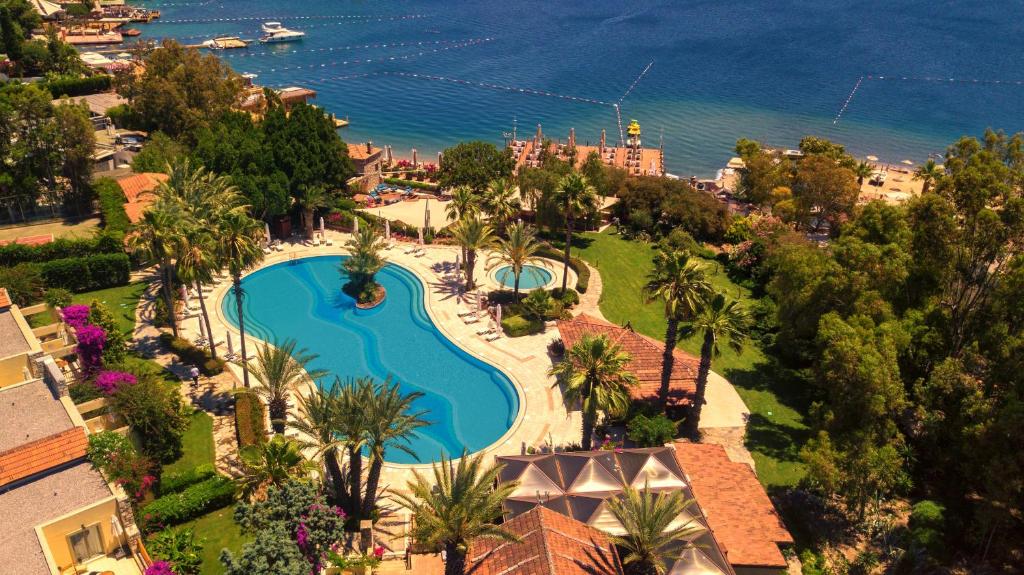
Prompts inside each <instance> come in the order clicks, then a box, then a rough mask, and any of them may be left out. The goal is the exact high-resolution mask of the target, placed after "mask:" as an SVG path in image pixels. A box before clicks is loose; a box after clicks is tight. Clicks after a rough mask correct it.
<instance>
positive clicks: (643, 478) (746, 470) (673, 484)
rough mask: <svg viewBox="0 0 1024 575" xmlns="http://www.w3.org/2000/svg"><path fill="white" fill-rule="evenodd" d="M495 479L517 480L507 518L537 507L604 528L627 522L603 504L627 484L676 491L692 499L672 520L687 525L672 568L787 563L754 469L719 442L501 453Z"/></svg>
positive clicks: (772, 568) (771, 568) (716, 570)
mask: <svg viewBox="0 0 1024 575" xmlns="http://www.w3.org/2000/svg"><path fill="white" fill-rule="evenodd" d="M498 461H499V462H500V463H501V464H503V465H504V468H503V469H502V472H501V475H500V476H499V482H501V483H507V482H511V481H517V482H518V486H517V488H516V490H515V491H514V492H513V493H512V495H511V496H509V498H508V499H506V501H505V505H504V507H505V513H506V517H507V518H509V519H511V521H510V523H511V522H513V521H515V520H516V519H517V518H519V517H521V516H524V515H526V514H529V513H532V512H534V510H535V509H537V508H538V507H543V508H545V509H547V510H550V511H556V512H558V513H560V514H562V515H565V516H567V517H570V518H572V519H574V520H576V521H578V522H580V523H583V524H585V525H587V526H590V527H591V528H594V529H598V530H600V531H603V532H604V533H606V534H609V535H615V536H618V535H624V534H625V530H624V529H623V527H622V525H621V524H620V523H619V522H618V520H617V519H616V518H615V516H614V515H613V514H612V513H611V511H610V510H609V508H608V501H609V499H611V498H614V497H618V496H620V494H621V493H622V491H623V489H624V487H625V486H631V487H633V488H636V489H644V488H647V489H650V490H651V491H654V492H673V491H681V492H683V494H684V496H685V497H686V498H687V499H690V500H693V501H694V504H693V505H691V506H690V508H689V509H688V510H687V511H685V512H684V513H682V514H681V515H680V516H679V517H678V518H677V520H676V522H674V523H673V524H672V527H673V528H675V527H678V526H681V525H689V526H690V528H691V530H692V534H691V535H690V537H689V538H688V539H687V541H686V542H682V543H680V545H681V546H683V548H681V549H679V550H678V551H680V552H681V553H679V559H677V560H674V561H671V563H670V564H669V565H666V567H667V572H668V573H669V574H670V575H683V574H686V575H733V574H735V575H768V574H775V573H778V572H779V571H780V570H784V569H786V561H785V559H784V557H783V555H782V551H781V550H780V546H785V545H789V544H792V542H793V539H792V537H791V536H790V535H789V532H788V531H786V528H785V526H784V525H783V524H782V520H781V519H780V518H779V516H778V514H777V513H776V512H775V509H774V507H773V506H772V504H771V501H770V500H769V499H768V495H767V494H766V493H765V491H764V488H763V487H761V485H760V483H758V482H757V478H756V477H755V476H754V472H753V470H752V469H751V468H750V467H749V466H748V465H747V464H745V463H736V462H732V461H730V460H729V458H728V456H727V455H726V452H725V450H724V449H723V448H721V447H720V446H717V445H704V444H691V443H686V442H676V443H675V444H674V445H672V446H665V447H653V448H644V449H617V450H614V451H604V450H602V451H586V452H566V453H550V454H541V455H521V456H506V457H498Z"/></svg>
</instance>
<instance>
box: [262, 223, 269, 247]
mask: <svg viewBox="0 0 1024 575" xmlns="http://www.w3.org/2000/svg"><path fill="white" fill-rule="evenodd" d="M263 234H264V235H266V236H267V243H268V244H269V243H270V224H268V223H267V222H263Z"/></svg>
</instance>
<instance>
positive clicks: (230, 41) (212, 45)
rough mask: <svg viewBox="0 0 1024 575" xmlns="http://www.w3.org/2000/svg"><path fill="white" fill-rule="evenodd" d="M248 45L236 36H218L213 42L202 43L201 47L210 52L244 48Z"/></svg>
mask: <svg viewBox="0 0 1024 575" xmlns="http://www.w3.org/2000/svg"><path fill="white" fill-rule="evenodd" d="M248 45H249V43H248V42H246V41H245V40H242V39H241V38H239V37H238V36H220V37H217V38H214V39H213V40H206V41H205V42H203V46H204V47H206V48H209V49H211V50H227V49H231V48H245V47H247V46H248Z"/></svg>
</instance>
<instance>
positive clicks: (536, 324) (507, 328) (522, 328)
mask: <svg viewBox="0 0 1024 575" xmlns="http://www.w3.org/2000/svg"><path fill="white" fill-rule="evenodd" d="M501 329H502V331H504V332H505V335H507V336H509V337H522V336H524V335H533V334H535V333H540V332H542V331H544V322H543V321H542V320H539V319H526V318H524V317H522V316H518V315H508V316H505V317H502V318H501Z"/></svg>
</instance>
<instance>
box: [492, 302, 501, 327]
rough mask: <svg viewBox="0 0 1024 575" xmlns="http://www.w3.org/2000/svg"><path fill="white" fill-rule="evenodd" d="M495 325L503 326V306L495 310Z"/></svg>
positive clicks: (499, 305)
mask: <svg viewBox="0 0 1024 575" xmlns="http://www.w3.org/2000/svg"><path fill="white" fill-rule="evenodd" d="M494 323H496V324H498V325H501V304H500V303H499V304H498V307H497V308H495V310H494Z"/></svg>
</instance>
